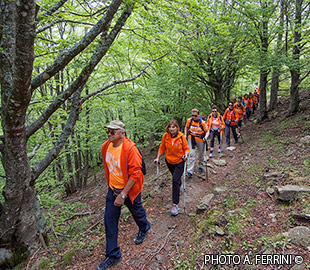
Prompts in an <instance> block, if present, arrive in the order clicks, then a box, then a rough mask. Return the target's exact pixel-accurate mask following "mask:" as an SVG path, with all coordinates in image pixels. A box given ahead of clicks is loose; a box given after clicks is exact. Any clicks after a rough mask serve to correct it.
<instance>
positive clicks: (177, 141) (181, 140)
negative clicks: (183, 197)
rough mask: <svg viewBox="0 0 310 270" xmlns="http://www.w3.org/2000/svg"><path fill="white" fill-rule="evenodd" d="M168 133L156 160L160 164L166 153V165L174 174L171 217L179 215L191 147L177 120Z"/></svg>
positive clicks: (169, 123) (167, 129)
mask: <svg viewBox="0 0 310 270" xmlns="http://www.w3.org/2000/svg"><path fill="white" fill-rule="evenodd" d="M165 130H166V133H165V134H164V135H163V137H162V139H161V144H160V146H159V150H158V154H157V157H156V159H155V160H154V163H155V164H158V163H159V158H160V157H161V156H162V155H163V154H164V152H165V158H166V164H167V166H168V169H169V171H170V173H171V174H172V209H171V215H172V216H176V215H178V214H179V207H178V204H179V201H180V188H181V179H182V175H183V171H184V166H185V162H186V160H187V157H188V154H189V147H188V144H187V140H186V137H185V136H184V134H183V133H182V132H180V126H179V124H178V122H177V121H176V120H174V119H173V120H170V121H169V122H168V124H167V126H166V129H165Z"/></svg>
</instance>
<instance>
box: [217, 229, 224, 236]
mask: <svg viewBox="0 0 310 270" xmlns="http://www.w3.org/2000/svg"><path fill="white" fill-rule="evenodd" d="M215 232H216V234H218V235H220V236H223V235H225V232H224V230H223V229H222V228H220V227H216V230H215Z"/></svg>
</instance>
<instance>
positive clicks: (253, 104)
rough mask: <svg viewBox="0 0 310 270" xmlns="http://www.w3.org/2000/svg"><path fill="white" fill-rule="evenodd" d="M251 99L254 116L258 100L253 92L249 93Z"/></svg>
mask: <svg viewBox="0 0 310 270" xmlns="http://www.w3.org/2000/svg"><path fill="white" fill-rule="evenodd" d="M249 97H250V99H251V102H252V110H253V114H254V113H255V109H256V106H257V98H256V97H255V96H254V94H252V93H251V92H250V93H249Z"/></svg>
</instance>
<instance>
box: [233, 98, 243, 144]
mask: <svg viewBox="0 0 310 270" xmlns="http://www.w3.org/2000/svg"><path fill="white" fill-rule="evenodd" d="M234 108H235V110H236V112H237V114H238V116H239V121H238V124H237V137H238V138H239V137H240V130H241V127H242V122H243V118H245V113H246V112H245V107H244V105H243V104H241V99H237V103H236V104H235V105H234Z"/></svg>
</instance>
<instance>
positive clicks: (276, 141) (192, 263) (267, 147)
mask: <svg viewBox="0 0 310 270" xmlns="http://www.w3.org/2000/svg"><path fill="white" fill-rule="evenodd" d="M309 96H310V95H309V92H307V93H303V94H302V99H301V100H302V103H301V109H302V110H303V111H302V112H300V113H298V114H297V115H295V116H293V117H288V118H287V117H285V115H286V112H287V109H288V102H287V101H281V102H280V103H279V108H280V109H279V111H278V112H277V115H276V117H275V118H274V119H272V120H268V121H265V122H263V123H261V124H257V125H254V123H253V120H254V119H255V117H256V115H254V117H253V116H252V120H251V121H250V122H249V123H247V125H246V126H245V127H244V128H243V132H242V133H243V139H240V142H239V143H238V144H237V145H234V144H232V145H233V146H236V148H237V149H236V150H235V151H233V152H231V151H228V150H227V149H225V148H224V156H223V157H222V159H225V160H226V162H227V165H226V166H225V167H217V166H215V168H214V169H212V168H208V172H209V173H208V175H209V179H208V181H204V180H203V176H204V175H203V174H202V175H199V176H197V175H198V174H196V175H194V177H193V178H192V179H188V178H186V213H184V209H183V202H184V201H183V193H182V195H181V200H180V205H179V206H180V214H179V215H178V216H176V217H171V216H170V207H171V176H170V174H169V173H168V170H167V167H166V165H165V164H164V162H162V165H161V167H160V173H161V174H162V175H161V177H160V181H162V182H163V183H164V184H165V185H163V186H162V187H159V185H158V179H157V177H156V166H155V165H154V164H153V162H152V161H153V159H154V158H155V157H156V151H157V149H152V150H150V151H149V152H148V153H146V151H143V152H144V156H145V159H146V164H147V175H146V179H145V188H144V191H143V195H142V197H143V200H144V206H145V209H146V212H147V217H148V219H149V221H150V222H151V226H152V228H151V230H150V232H149V233H148V235H147V238H146V240H145V241H144V242H143V243H142V244H141V245H139V246H136V245H135V244H134V238H135V236H136V234H137V226H136V224H135V223H134V221H133V219H132V217H131V216H128V215H125V217H123V218H121V220H120V222H119V245H120V247H121V251H122V254H123V256H122V261H121V263H120V264H118V265H116V266H114V267H112V268H111V269H126V270H127V269H211V268H212V269H290V268H291V267H292V265H283V266H282V267H281V266H278V265H277V266H275V265H261V264H258V265H254V266H252V268H251V266H249V265H239V266H233V265H221V266H216V265H210V264H207V265H205V266H204V264H203V263H204V254H218V253H230V254H240V255H243V256H245V255H246V254H247V255H250V256H252V255H255V254H263V253H274V254H283V253H285V254H294V255H301V256H303V258H304V262H305V263H306V265H307V266H308V267H310V252H309V250H308V249H307V248H305V247H302V246H300V245H296V244H294V243H292V242H290V241H287V240H283V239H280V238H279V237H278V238H275V237H276V236H277V235H279V234H281V233H283V232H286V231H288V230H289V229H290V228H292V227H295V226H298V225H303V226H308V227H309V221H308V222H307V221H300V220H299V221H297V220H295V219H293V218H292V217H291V214H292V213H299V212H302V211H303V210H305V208H308V209H309V205H310V196H309V194H304V195H302V196H301V198H300V199H299V200H297V201H295V202H292V203H290V204H284V203H281V202H280V201H278V200H277V199H276V197H275V195H268V194H267V193H266V188H267V187H269V186H270V187H274V186H276V185H284V184H298V185H301V184H309V175H310V151H309V149H310V147H308V148H307V147H304V146H302V145H300V144H299V140H300V139H301V138H302V137H304V136H305V135H310V108H309V107H310V106H309V105H308V104H310V102H309V101H310V99H309V98H308V97H309ZM216 147H217V145H216ZM215 150H217V148H215ZM207 154H208V153H206V155H207ZM218 155H219V154H218V153H217V152H216V151H215V159H218V158H219V157H218ZM162 161H163V160H162ZM209 163H210V164H212V163H213V162H212V161H209ZM270 172H275V174H277V176H274V177H273V178H268V177H265V176H264V175H266V173H270ZM303 177H306V178H303ZM215 187H223V188H225V189H226V191H225V192H223V193H216V194H215V196H214V198H213V199H212V201H211V205H210V206H209V207H208V209H206V211H205V212H203V213H202V214H197V215H192V214H194V213H195V211H196V205H197V204H198V202H199V200H200V199H201V198H202V197H203V196H205V195H206V194H209V193H212V192H213V189H214V188H215ZM106 189H107V188H106V183H105V180H104V176H103V174H99V175H97V181H93V182H92V183H90V184H89V185H88V186H87V188H85V189H84V190H83V191H82V192H79V193H76V194H74V195H72V196H71V197H69V198H66V199H65V200H64V202H70V203H74V202H81V203H85V204H87V205H88V210H87V211H90V212H93V214H91V218H89V219H88V226H87V227H86V228H85V230H84V231H85V233H84V237H81V238H79V239H76V238H75V239H73V240H70V239H69V238H68V239H67V240H66V242H67V243H66V244H65V245H64V247H63V248H61V249H60V248H59V246H58V245H57V244H56V242H55V241H53V242H52V243H50V247H49V248H48V249H47V250H43V249H42V250H40V251H39V252H37V253H36V254H35V255H34V256H33V257H32V258H31V260H29V261H28V267H29V268H28V269H35V268H31V266H33V267H35V265H37V267H38V265H40V263H41V265H42V261H43V260H44V258H51V257H54V258H57V259H54V261H55V262H56V263H55V265H54V266H50V267H49V268H47V269H96V267H97V266H98V265H99V263H100V262H101V261H103V260H104V253H105V237H104V224H103V213H104V207H105V193H106ZM87 211H86V210H85V209H81V212H87ZM79 218H81V217H75V218H73V219H71V220H69V221H67V223H66V224H67V226H69V225H70V222H73V221H74V220H75V219H79ZM89 228H91V229H90V230H89ZM217 228H221V229H222V230H223V231H224V235H219V234H218V233H216V230H217ZM58 237H59V238H61V236H58ZM60 240H63V239H60ZM60 240H59V241H60ZM78 241H81V242H84V243H86V245H84V246H83V248H81V249H77V251H76V252H75V253H74V256H73V259H72V261H71V263H70V264H69V265H68V266H63V265H62V262H63V256H64V254H65V253H66V252H65V250H67V251H70V250H72V248H73V247H76V243H77V242H78ZM92 243H95V244H92ZM85 247H87V248H85ZM86 251H87V252H86ZM37 269H39V268H37ZM41 269H42V268H41Z"/></svg>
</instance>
